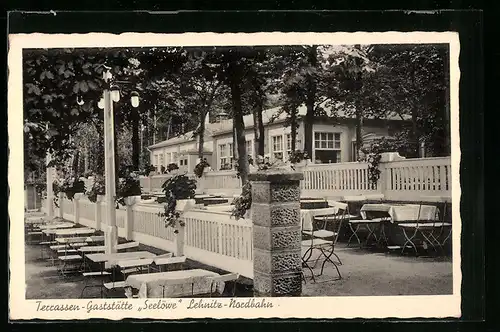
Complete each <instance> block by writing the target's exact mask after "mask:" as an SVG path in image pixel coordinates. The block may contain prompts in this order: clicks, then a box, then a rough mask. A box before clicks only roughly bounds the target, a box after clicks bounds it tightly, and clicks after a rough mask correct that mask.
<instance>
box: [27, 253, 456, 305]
mask: <svg viewBox="0 0 500 332" xmlns="http://www.w3.org/2000/svg"><path fill="white" fill-rule="evenodd" d="M139 250H148V251H150V252H153V253H156V254H162V253H164V251H163V250H161V249H157V248H153V247H149V246H144V245H142V244H141V247H140V248H139ZM336 253H337V254H338V255H339V256H340V258H341V259H342V262H343V265H341V266H340V267H339V268H340V271H341V273H342V276H343V279H342V280H338V281H324V280H325V278H328V277H329V276H331V277H332V278H333V277H335V273H336V272H335V269H334V268H333V267H332V266H331V265H327V268H325V276H324V277H319V278H318V279H317V281H318V282H317V283H312V282H311V281H309V280H308V281H307V283H306V284H303V292H302V294H303V296H390V295H439V294H451V293H452V286H453V283H452V262H451V258H450V257H433V258H431V257H412V256H401V255H400V254H399V252H398V253H393V254H390V253H380V252H374V251H371V250H367V249H359V248H352V247H351V248H347V247H346V246H345V244H339V246H338V247H337V248H336ZM25 259H26V298H27V299H68V298H78V297H79V296H80V292H81V290H82V288H83V287H84V285H85V280H84V279H83V277H82V276H81V275H73V276H70V277H68V278H65V279H62V278H61V277H60V276H59V275H58V273H57V270H56V267H55V266H51V265H50V263H49V262H47V261H45V260H43V261H42V260H40V248H39V246H38V245H26V247H25ZM200 267H201V268H204V269H207V270H212V271H214V272H218V273H221V272H223V271H221V270H219V269H216V268H213V267H210V266H206V265H203V264H200V263H198V262H195V261H192V260H188V262H187V264H186V265H185V268H186V269H191V268H200ZM305 273H306V276H307V273H308V271H305ZM252 295H253V292H252V282H251V280H248V279H246V280H242V281H241V282H239V284H238V287H237V292H236V296H240V297H248V296H252ZM91 297H96V298H97V297H99V291H98V289H94V290H92V289H90V290H88V291H87V292H86V298H91ZM110 297H125V296H124V294H123V292H122V291H121V292H119V291H116V292H114V293H110Z"/></svg>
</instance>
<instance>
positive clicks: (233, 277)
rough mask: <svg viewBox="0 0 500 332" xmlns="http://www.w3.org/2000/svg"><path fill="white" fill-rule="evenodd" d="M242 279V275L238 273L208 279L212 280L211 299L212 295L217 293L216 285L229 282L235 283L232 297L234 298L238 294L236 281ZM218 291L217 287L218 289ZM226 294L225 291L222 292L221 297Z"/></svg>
mask: <svg viewBox="0 0 500 332" xmlns="http://www.w3.org/2000/svg"><path fill="white" fill-rule="evenodd" d="M239 277H240V275H239V274H238V273H228V274H223V275H220V276H216V277H207V279H208V280H210V297H212V295H213V294H214V293H215V291H214V289H213V287H214V285H215V286H217V283H219V282H224V283H226V282H229V281H232V282H233V291H232V296H233V297H234V295H235V294H236V281H237V280H238V278H239ZM216 289H217V287H216ZM223 293H224V289H222V290H221V293H220V294H221V295H222V294H223Z"/></svg>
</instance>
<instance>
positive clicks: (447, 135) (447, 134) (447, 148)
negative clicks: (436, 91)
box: [443, 49, 451, 156]
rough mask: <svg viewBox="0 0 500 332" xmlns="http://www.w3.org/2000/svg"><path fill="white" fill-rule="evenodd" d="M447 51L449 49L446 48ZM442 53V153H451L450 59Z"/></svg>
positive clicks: (448, 154) (446, 54)
mask: <svg viewBox="0 0 500 332" xmlns="http://www.w3.org/2000/svg"><path fill="white" fill-rule="evenodd" d="M448 52H449V49H448ZM448 52H446V53H445V54H444V57H443V58H444V74H445V76H444V78H445V80H444V86H445V107H444V110H445V116H444V149H443V150H444V153H445V155H446V156H450V155H451V130H450V60H449V58H448V55H449V53H448Z"/></svg>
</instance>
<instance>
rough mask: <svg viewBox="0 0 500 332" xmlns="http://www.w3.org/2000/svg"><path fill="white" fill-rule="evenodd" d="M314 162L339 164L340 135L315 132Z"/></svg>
mask: <svg viewBox="0 0 500 332" xmlns="http://www.w3.org/2000/svg"><path fill="white" fill-rule="evenodd" d="M314 150H315V151H314V153H315V158H316V160H315V162H318V163H322V164H327V163H339V162H340V133H327V132H315V133H314Z"/></svg>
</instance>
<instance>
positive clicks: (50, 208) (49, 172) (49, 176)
mask: <svg viewBox="0 0 500 332" xmlns="http://www.w3.org/2000/svg"><path fill="white" fill-rule="evenodd" d="M46 129H47V131H48V130H49V125H48V124H47V127H46ZM51 161H52V155H51V154H50V152H48V151H47V158H46V162H47V167H46V169H45V172H46V181H47V202H46V204H47V207H46V208H47V219H49V220H52V218H54V205H53V204H54V190H53V187H52V183H53V182H54V179H53V172H54V168H53V167H52V165H51V164H50V162H51Z"/></svg>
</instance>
